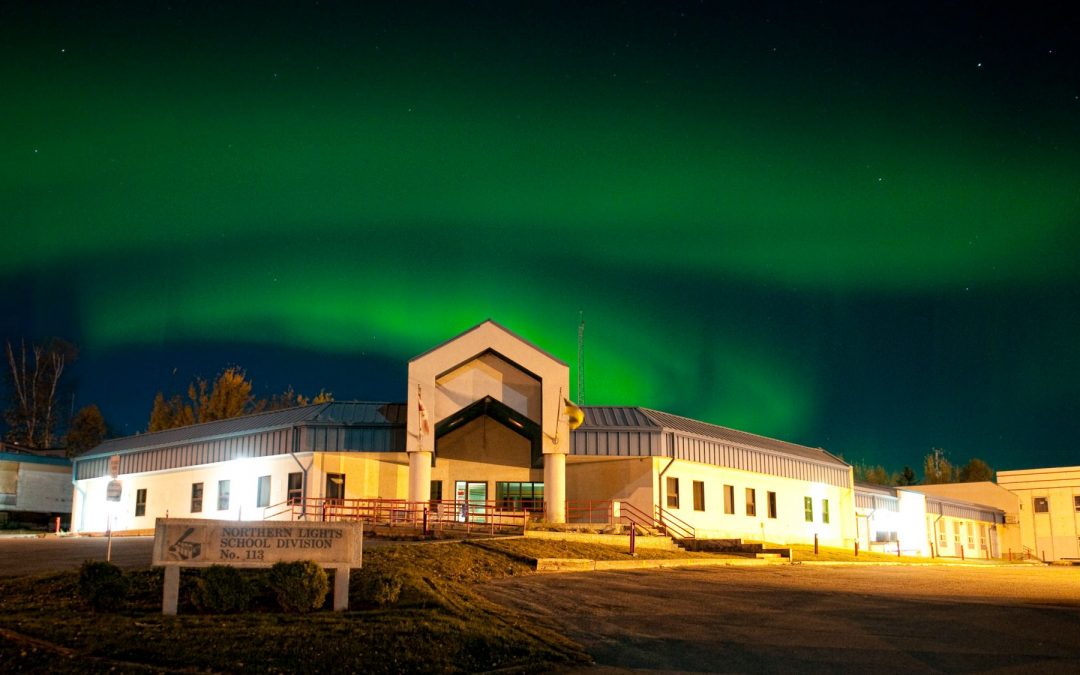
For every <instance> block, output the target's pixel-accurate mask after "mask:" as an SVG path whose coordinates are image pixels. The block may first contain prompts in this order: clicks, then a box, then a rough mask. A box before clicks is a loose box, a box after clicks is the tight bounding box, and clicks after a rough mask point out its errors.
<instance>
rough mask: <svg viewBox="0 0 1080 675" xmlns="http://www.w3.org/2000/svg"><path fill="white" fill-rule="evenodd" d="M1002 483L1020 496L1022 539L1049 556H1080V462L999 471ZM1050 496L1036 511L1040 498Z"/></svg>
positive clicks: (1031, 549)
mask: <svg viewBox="0 0 1080 675" xmlns="http://www.w3.org/2000/svg"><path fill="white" fill-rule="evenodd" d="M997 479H998V485H1000V486H1001V487H1003V488H1005V489H1007V490H1009V491H1010V492H1012V493H1014V494H1016V495H1017V497H1019V499H1020V533H1021V535H1020V536H1021V542H1022V544H1023V546H1024V547H1025V548H1027V549H1028V552H1030V553H1031V554H1032V555H1034V556H1036V557H1038V558H1044V559H1045V560H1061V559H1063V558H1080V508H1078V505H1077V503H1076V500H1077V498H1080V466H1072V467H1057V468H1048V469H1029V470H1022V471H998V472H997ZM1040 497H1041V498H1045V499H1046V500H1047V510H1046V512H1045V513H1036V511H1035V500H1036V498H1040Z"/></svg>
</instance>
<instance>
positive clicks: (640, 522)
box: [619, 502, 666, 531]
mask: <svg viewBox="0 0 1080 675" xmlns="http://www.w3.org/2000/svg"><path fill="white" fill-rule="evenodd" d="M619 516H620V517H622V518H624V519H626V520H628V521H630V524H631V526H634V525H636V526H638V527H641V528H643V529H645V530H661V531H666V528H665V527H664V524H663V523H661V522H659V521H657V520H656V518H654V517H652V516H649V515H648V514H647V513H645V512H644V511H642V510H641V509H639V508H638V507H636V506H634V505H633V504H631V503H630V502H619Z"/></svg>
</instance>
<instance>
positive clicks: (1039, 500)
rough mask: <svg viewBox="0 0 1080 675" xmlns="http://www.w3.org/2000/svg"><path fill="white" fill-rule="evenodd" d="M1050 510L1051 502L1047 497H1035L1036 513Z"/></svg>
mask: <svg viewBox="0 0 1080 675" xmlns="http://www.w3.org/2000/svg"><path fill="white" fill-rule="evenodd" d="M1049 511H1050V504H1049V503H1048V502H1047V501H1046V497H1035V513H1048V512H1049Z"/></svg>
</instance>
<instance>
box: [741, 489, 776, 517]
mask: <svg viewBox="0 0 1080 675" xmlns="http://www.w3.org/2000/svg"><path fill="white" fill-rule="evenodd" d="M770 494H774V495H775V493H770ZM746 515H748V516H756V515H757V490H755V489H754V488H746Z"/></svg>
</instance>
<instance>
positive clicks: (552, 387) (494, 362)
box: [406, 320, 570, 454]
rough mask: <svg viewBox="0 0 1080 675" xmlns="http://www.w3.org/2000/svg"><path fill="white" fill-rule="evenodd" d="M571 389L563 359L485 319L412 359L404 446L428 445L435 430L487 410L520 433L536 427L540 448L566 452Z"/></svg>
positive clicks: (420, 447) (423, 448)
mask: <svg viewBox="0 0 1080 675" xmlns="http://www.w3.org/2000/svg"><path fill="white" fill-rule="evenodd" d="M569 396H570V369H569V367H568V366H567V365H566V364H565V363H564V362H562V361H560V360H559V359H557V358H555V357H553V356H551V355H550V354H548V353H547V352H545V351H543V350H542V349H540V348H539V347H536V346H535V345H533V344H531V343H530V342H528V341H527V340H525V339H523V338H521V337H519V336H517V335H515V334H514V333H512V332H510V331H509V330H507V329H506V328H503V327H502V326H500V325H499V324H497V323H495V322H494V321H491V320H488V321H485V322H483V323H481V324H479V325H477V326H475V327H473V328H471V329H469V330H467V331H465V332H464V333H462V334H461V335H458V336H457V337H455V338H453V339H451V340H448V341H447V342H444V343H443V344H441V345H439V346H438V347H435V348H434V349H431V350H429V351H427V352H425V353H423V354H421V355H420V356H417V357H415V358H414V359H412V360H411V361H410V362H409V402H408V422H407V424H408V426H407V429H408V440H407V442H406V446H407V449H408V450H409V452H417V451H423V452H432V451H433V450H434V441H435V436H436V433H434V432H435V431H436V430H438V429H443V430H448V427H447V425H448V424H451V423H453V420H458V422H456V423H454V424H455V425H456V424H460V423H461V421H463V415H464V416H468V415H473V416H474V417H475V416H478V415H481V414H486V415H488V416H490V417H492V418H493V419H496V420H498V421H500V422H502V423H503V424H506V425H507V426H508V427H510V428H511V429H513V430H515V431H517V432H519V433H522V432H523V430H524V429H526V428H528V429H534V430H535V433H534V432H528V433H527V434H526V435H527V436H528V437H530V438H531V439H532V438H535V439H536V440H534V443H536V442H537V441H538V445H539V453H540V454H552V453H555V454H567V453H568V452H569V450H570V429H569V427H568V425H567V420H566V416H565V415H563V404H562V399H563V398H566V397H569ZM495 404H498V405H495ZM478 405H479V407H476V406H478ZM466 409H468V410H469V412H467V413H464V412H463V411H465V410H466ZM480 410H483V412H478V411H480ZM464 421H467V420H464Z"/></svg>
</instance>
